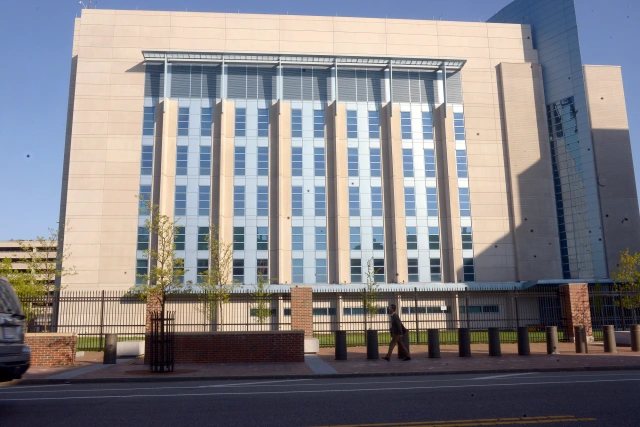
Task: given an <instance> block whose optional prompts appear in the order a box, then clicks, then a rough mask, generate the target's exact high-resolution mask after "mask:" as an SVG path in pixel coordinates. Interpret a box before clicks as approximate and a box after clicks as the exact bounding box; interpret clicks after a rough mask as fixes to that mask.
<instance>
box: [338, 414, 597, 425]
mask: <svg viewBox="0 0 640 427" xmlns="http://www.w3.org/2000/svg"><path fill="white" fill-rule="evenodd" d="M580 421H596V418H576V417H575V416H573V415H552V416H542V417H522V418H486V419H475V420H448V421H416V422H404V423H402V422H401V423H381V424H347V425H330V426H326V427H474V426H498V425H514V424H518V425H519V424H551V423H554V424H555V423H567V422H569V423H570V422H580Z"/></svg>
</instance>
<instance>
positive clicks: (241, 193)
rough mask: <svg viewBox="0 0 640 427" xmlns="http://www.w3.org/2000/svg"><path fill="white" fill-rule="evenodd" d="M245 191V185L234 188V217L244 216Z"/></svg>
mask: <svg viewBox="0 0 640 427" xmlns="http://www.w3.org/2000/svg"><path fill="white" fill-rule="evenodd" d="M244 208H245V190H244V186H243V185H235V186H234V187H233V216H237V217H242V216H244Z"/></svg>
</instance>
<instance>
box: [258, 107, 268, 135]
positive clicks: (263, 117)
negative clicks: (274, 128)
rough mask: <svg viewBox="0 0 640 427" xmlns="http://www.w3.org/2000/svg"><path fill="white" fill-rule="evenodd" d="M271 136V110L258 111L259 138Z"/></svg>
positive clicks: (262, 109)
mask: <svg viewBox="0 0 640 427" xmlns="http://www.w3.org/2000/svg"><path fill="white" fill-rule="evenodd" d="M268 136H269V110H268V109H267V108H259V109H258V137H259V138H263V137H268Z"/></svg>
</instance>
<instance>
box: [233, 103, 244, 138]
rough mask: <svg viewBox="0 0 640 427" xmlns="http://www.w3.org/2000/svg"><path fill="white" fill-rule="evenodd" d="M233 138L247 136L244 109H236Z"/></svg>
mask: <svg viewBox="0 0 640 427" xmlns="http://www.w3.org/2000/svg"><path fill="white" fill-rule="evenodd" d="M235 136H247V109H246V108H236V123H235Z"/></svg>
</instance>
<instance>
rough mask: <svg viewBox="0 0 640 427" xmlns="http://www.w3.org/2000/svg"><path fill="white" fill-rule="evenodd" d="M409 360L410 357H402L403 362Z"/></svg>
mask: <svg viewBox="0 0 640 427" xmlns="http://www.w3.org/2000/svg"><path fill="white" fill-rule="evenodd" d="M409 360H411V358H410V357H405V358H404V359H402V361H403V362H408V361H409Z"/></svg>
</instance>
